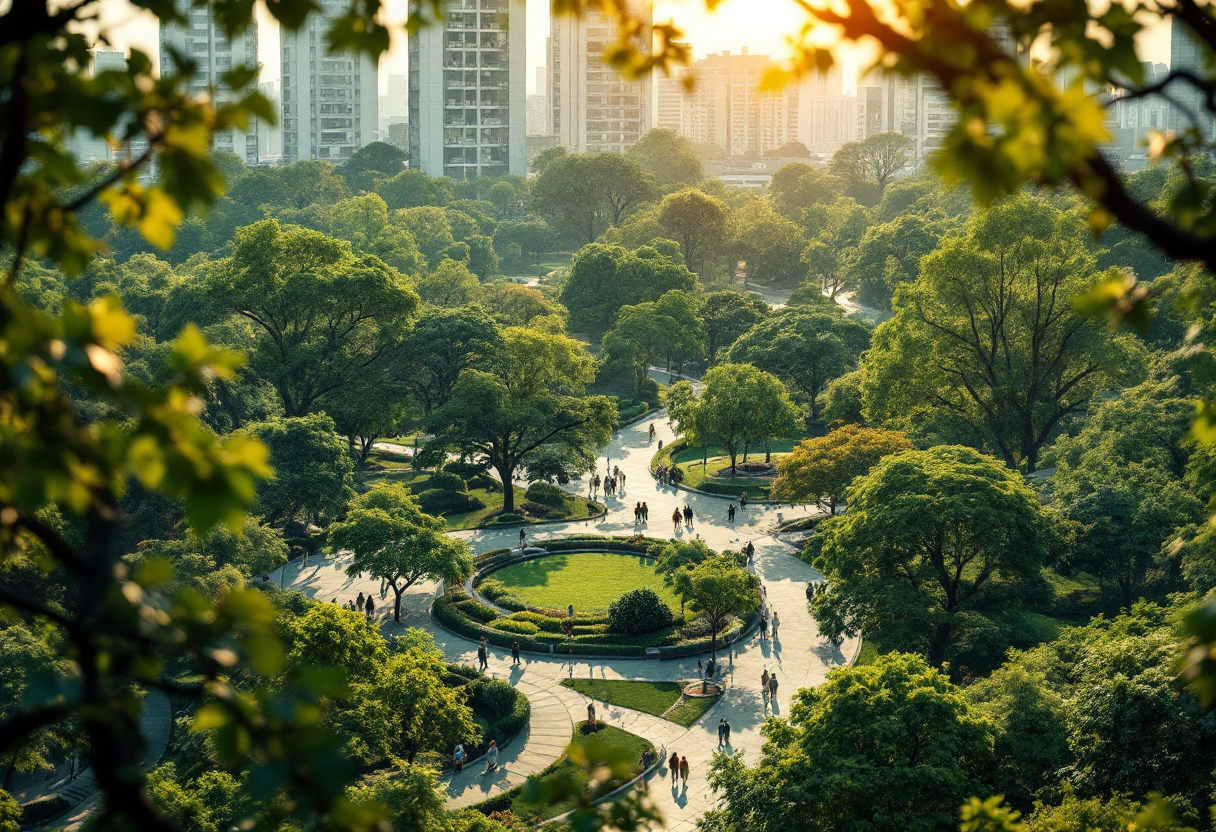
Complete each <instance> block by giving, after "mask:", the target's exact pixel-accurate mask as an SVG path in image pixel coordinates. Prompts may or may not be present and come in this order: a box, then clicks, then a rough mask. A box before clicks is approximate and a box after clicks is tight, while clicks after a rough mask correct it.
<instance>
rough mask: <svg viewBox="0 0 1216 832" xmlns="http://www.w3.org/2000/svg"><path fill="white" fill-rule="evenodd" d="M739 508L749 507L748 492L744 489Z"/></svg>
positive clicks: (740, 496)
mask: <svg viewBox="0 0 1216 832" xmlns="http://www.w3.org/2000/svg"><path fill="white" fill-rule="evenodd" d="M739 508H747V492H746V491H744V492H743V493H741V494H740V495H739Z"/></svg>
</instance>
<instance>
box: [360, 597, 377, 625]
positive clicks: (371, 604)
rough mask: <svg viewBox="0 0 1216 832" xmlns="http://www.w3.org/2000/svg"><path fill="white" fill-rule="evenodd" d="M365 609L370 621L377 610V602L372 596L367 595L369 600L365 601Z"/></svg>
mask: <svg viewBox="0 0 1216 832" xmlns="http://www.w3.org/2000/svg"><path fill="white" fill-rule="evenodd" d="M363 611H364V612H365V613H366V614H367V618H368V620H369V621H370V620H371V618H372V615H373V614H374V613H375V612H376V602H375V601H373V600H372V596H370V595H369V596H367V600H366V601H364V602H363Z"/></svg>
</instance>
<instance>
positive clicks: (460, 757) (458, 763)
mask: <svg viewBox="0 0 1216 832" xmlns="http://www.w3.org/2000/svg"><path fill="white" fill-rule="evenodd" d="M468 760H469V755H468V753H467V752H466V751H465V750H464V746H463V745H461V744H460V743H456V750H454V751H453V752H452V764H453V766H452V767H453V768H455V769H456V773H457V774H459V773H460V772H462V771H464V764H465V763H467V762H468ZM497 768H498V741H497V740H490V747H489V748H487V749H486V770H485V771H483V772H482V774H490V773H491V772H493V771H494V770H495V769H497Z"/></svg>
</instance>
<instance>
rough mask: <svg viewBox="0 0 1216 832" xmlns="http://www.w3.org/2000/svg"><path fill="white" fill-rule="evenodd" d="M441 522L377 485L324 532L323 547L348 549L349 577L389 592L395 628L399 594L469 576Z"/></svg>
mask: <svg viewBox="0 0 1216 832" xmlns="http://www.w3.org/2000/svg"><path fill="white" fill-rule="evenodd" d="M447 528H448V527H447V523H446V522H445V521H444V520H443V519H442V518H439V517H431V516H430V515H427V514H423V512H422V509H421V508H419V507H418V501H417V500H416V499H415V498H414V496H413V494H411V493H410V491H409V490H408V489H407V488H406V487H405V486H403V485H400V484H397V483H392V484H387V485H380V486H378V487H376V488H373V489H372V490H370V491H368V492H367V493H365V494H361V495H359V496H358V497H356V498H355V499H354V500H353V501H352V502H351V505H350V510H349V511H348V512H347V514H346V519H345V520H343V521H342V522H340V523H334V524H333V525H331V526H330V527H329V542H330V545H332V546H334V547H335V548H336V549H349V550H351V551H352V552H354V556H353V557H352V558H351V559H350V562H349V563H348V564H347V565H346V574H348V575H350V576H351V577H352V578H357V577H359V576H360V575H362V574H364V573H367V575H369V576H370V577H372V578H379V579H380V580H382V581H384V582H385V583H386V584H388V586H389V587H390V588H391V589H392V590H393V621H395V622H397V623H398V624H400V623H401V594H402V593H403V592H405V591H406V590H407V589H409V588H410V587H411V586H413V585H414V584H415V583H417V582H418V581H420V580H422V579H423V578H425V579H427V580H430V581H447V582H448V583H459V582H460V581H463V580H464V579H465V578H467V577H468V576H469V575H471V574H472V573H473V557H472V555H470V554H469V546H468V544H467V543H465V542H464V541H463V540H457V539H455V538H452V537H448V536H447V533H446V532H447Z"/></svg>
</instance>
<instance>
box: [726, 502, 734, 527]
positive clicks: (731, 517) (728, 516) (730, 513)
mask: <svg viewBox="0 0 1216 832" xmlns="http://www.w3.org/2000/svg"><path fill="white" fill-rule="evenodd" d="M726 522H727V523H734V522H735V504H734V503H731V504H730V508H728V509H726Z"/></svg>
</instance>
